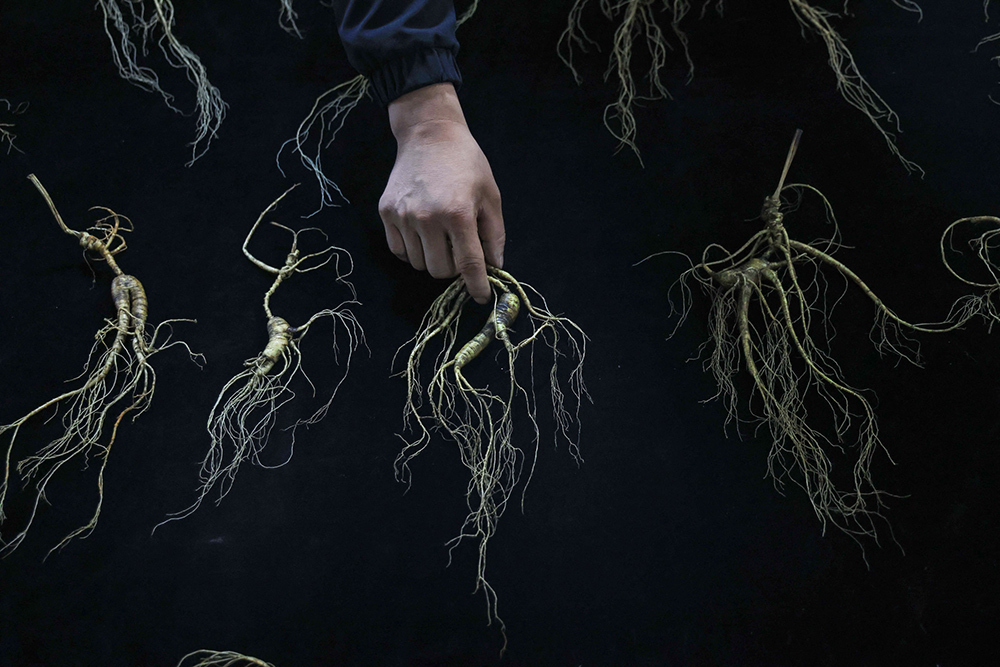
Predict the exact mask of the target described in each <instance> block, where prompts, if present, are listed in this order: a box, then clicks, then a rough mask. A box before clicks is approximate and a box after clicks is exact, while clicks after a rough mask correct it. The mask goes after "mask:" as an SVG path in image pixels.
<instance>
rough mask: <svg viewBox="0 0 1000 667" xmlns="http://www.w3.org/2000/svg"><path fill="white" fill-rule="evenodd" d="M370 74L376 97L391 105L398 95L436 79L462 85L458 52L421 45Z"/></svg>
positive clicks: (457, 86)
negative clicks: (456, 54)
mask: <svg viewBox="0 0 1000 667" xmlns="http://www.w3.org/2000/svg"><path fill="white" fill-rule="evenodd" d="M368 78H369V79H370V80H371V83H372V92H373V93H374V95H375V99H376V100H378V102H379V103H380V104H382V106H388V105H389V103H390V102H392V101H393V100H394V99H396V98H397V97H400V96H401V95H405V94H406V93H409V92H411V91H414V90H416V89H417V88H423V87H424V86H429V85H431V84H432V83H445V82H451V83H453V84H455V89H456V90H457V89H458V88H459V87H460V86H461V85H462V73H461V72H459V71H458V63H457V62H455V54H454V53H452V52H451V51H450V50H448V49H421V50H420V51H416V52H414V53H408V54H406V55H405V56H403V57H401V58H397V59H395V60H390V61H389V62H387V63H385V64H384V65H382V66H381V67H379V68H378V69H376V70H374V71H373V72H372V73H371V74H370V75H369V76H368Z"/></svg>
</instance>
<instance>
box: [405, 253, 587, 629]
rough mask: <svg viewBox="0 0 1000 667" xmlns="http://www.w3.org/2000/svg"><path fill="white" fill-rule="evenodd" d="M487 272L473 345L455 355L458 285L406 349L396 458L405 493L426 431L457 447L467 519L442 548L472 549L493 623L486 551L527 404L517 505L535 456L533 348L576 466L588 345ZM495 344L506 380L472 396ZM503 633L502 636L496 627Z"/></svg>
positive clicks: (511, 475)
mask: <svg viewBox="0 0 1000 667" xmlns="http://www.w3.org/2000/svg"><path fill="white" fill-rule="evenodd" d="M488 272H489V280H490V283H491V284H492V285H493V287H494V290H495V292H496V294H497V295H498V296H497V299H496V302H495V305H494V307H493V310H492V312H491V314H490V316H489V319H488V320H487V322H486V324H485V326H484V327H483V328H482V330H481V331H480V332H479V333H478V334H476V335H475V337H473V339H472V340H471V341H469V342H468V343H466V344H465V345H463V346H461V347H460V348H459V349H458V351H457V352H456V351H455V346H456V343H457V339H458V332H459V320H460V318H461V314H462V309H463V307H464V306H465V305H466V304H467V303H468V302H469V300H470V296H469V293H468V291H467V290H466V288H465V284H464V283H463V282H462V279H461V278H457V279H455V280H454V281H453V282H452V283H451V284H450V285H449V286H448V288H447V289H446V290H445V291H444V293H443V294H442V295H441V296H439V297H438V298H437V299H436V300H435V301H434V303H433V304H432V305H431V307H430V310H429V311H428V312H427V314H426V315H425V316H424V319H423V322H422V323H421V325H420V329H419V331H418V332H417V334H416V336H414V337H413V338H412V339H411V340H410V341H409V343H407V345H409V344H410V343H412V345H413V347H412V349H411V350H410V352H409V355H408V358H407V363H406V369H405V371H403V372H402V373H401V375H405V376H406V381H407V398H406V406H405V407H404V409H403V422H404V426H405V428H406V429H407V430H410V431H413V432H415V434H416V438H415V439H414V440H410V441H406V446H405V447H404V448H403V450H402V451H401V452H400V454H399V456H398V457H397V458H396V477H397V479H399V480H400V481H403V482H405V483H407V484H409V483H410V482H411V473H410V464H411V462H412V461H413V459H414V457H416V456H417V455H418V454H420V452H422V451H423V450H424V448H425V447H427V445H428V444H429V443H430V441H431V434H432V432H434V431H442V432H443V433H444V435H445V436H446V437H448V438H449V439H451V440H454V441H455V442H456V443H457V444H458V449H459V455H460V456H461V459H462V463H463V464H464V465H465V467H466V468H468V470H469V472H470V473H471V478H470V480H469V484H468V488H467V491H466V499H467V503H468V508H469V514H468V516H467V517H466V519H465V523H464V524H463V525H462V529H461V531H460V533H459V535H458V536H457V537H455V538H454V539H453V540H451V541H450V542H449V543H448V546H449V558H450V555H451V552H452V550H453V549H454V548H455V547H456V546H458V544H459V543H461V542H462V541H463V540H464V539H466V538H471V539H475V540H477V541H478V548H479V560H478V567H477V575H476V588H475V590H477V591H478V590H480V589H482V590H483V591H484V593H485V595H486V604H487V618H488V619H489V620H492V619H493V618H497V614H496V612H497V598H496V593H495V591H494V590H493V587H492V586H490V584H489V583H488V582H487V580H486V546H487V543H488V542H489V539H490V538H491V537H492V536H493V534H494V533H495V532H496V526H497V521H498V520H499V518H500V516H501V515H502V514H503V511H504V509H505V508H506V506H507V502H508V500H509V499H510V496H511V494H512V493H513V491H514V488H515V487H516V486H517V484H518V481H519V480H520V477H521V472H522V468H523V465H524V458H525V455H524V451H522V449H521V448H520V447H518V446H517V445H516V444H515V441H514V432H513V420H512V413H513V408H514V405H515V402H516V401H517V400H518V398H523V399H524V404H525V407H526V411H527V414H528V418H529V420H530V421H531V424H532V426H533V428H534V442H533V449H534V451H533V452H532V454H531V463H530V468H529V473H528V480H526V482H525V487H524V489H523V490H522V492H521V501H522V504H523V502H524V493H525V490H526V488H527V484H528V482H529V481H530V479H531V472H532V471H533V470H534V466H535V461H536V460H537V455H538V442H539V434H540V431H539V426H538V421H537V401H536V395H535V387H534V367H535V350H534V345H535V343H536V342H538V341H543V342H544V343H545V344H546V345H547V346H548V347H549V348H550V349H551V350H552V366H551V368H550V369H549V371H548V381H549V393H550V399H551V405H552V415H553V420H554V422H555V437H556V442H557V443H558V440H559V439H560V438H562V439H565V440H566V442H567V443H568V445H569V450H570V454H571V455H572V456H573V458H574V459H575V460H576V461H577V462H579V461H580V454H579V448H578V442H579V411H580V403H581V401H582V399H583V398H584V397H586V398H587V399H589V398H590V397H589V395H588V394H587V390H586V387H585V386H584V383H583V360H584V356H585V354H586V343H587V337H586V335H585V334H584V333H583V330H582V329H580V327H579V326H577V325H576V324H575V323H574V322H573V321H572V320H570V319H568V318H566V317H562V316H559V315H553V314H552V313H551V312H550V311H549V310H548V305H547V304H546V303H545V299H544V298H542V296H541V295H540V294H538V292H537V291H535V290H534V288H532V287H531V286H529V285H527V284H526V283H521V282H518V281H517V280H516V279H514V277H513V276H511V275H510V274H509V273H507V272H506V271H503V270H501V269H497V268H494V267H489V269H488ZM529 292H530V295H531V296H529ZM515 325H517V326H518V328H520V329H521V330H522V331H526V333H527V335H525V336H523V337H522V339H521V340H520V342H517V343H515V342H514V341H513V340H512V332H513V327H514V326H515ZM529 327H530V330H529ZM435 339H436V340H437V341H439V342H440V351H439V352H438V353H437V356H436V357H435V359H434V362H433V370H432V373H431V379H430V382H429V383H427V384H426V385H424V384H423V382H422V380H421V375H420V365H421V362H422V360H423V359H424V354H425V353H426V352H427V351H428V346H430V344H431V342H432V341H434V340H435ZM494 340H496V341H499V342H500V344H501V345H503V349H499V350H497V355H496V356H497V358H498V359H502V360H505V361H506V376H507V377H506V378H504V379H503V381H502V382H497V381H494V382H492V383H491V384H494V386H497V384H499V385H500V387H501V388H500V389H497V390H496V391H494V390H491V389H489V388H487V387H485V386H484V387H477V386H475V385H473V384H472V383H471V382H470V381H469V380H468V379H467V377H466V373H467V370H468V369H469V368H470V367H471V366H473V364H472V362H473V360H475V359H477V358H480V357H482V356H484V355H483V352H484V351H485V350H486V349H487V347H488V346H489V345H490V344H491V343H492V342H493V341H494ZM407 345H404V347H406V346H407ZM400 349H401V350H402V349H403V348H400ZM525 349H527V352H528V355H527V356H528V358H529V362H528V364H527V366H528V371H527V372H528V373H530V374H531V375H530V377H529V378H528V379H527V381H526V382H525V383H524V384H522V383H521V382H520V381H519V380H518V379H517V376H516V373H515V363H516V361H517V359H518V358H519V355H520V353H521V351H522V350H525ZM397 354H398V353H397ZM563 357H568V359H569V363H570V370H569V375H568V387H569V393H570V394H571V396H572V399H571V400H570V401H569V402H570V405H569V406H567V400H566V399H567V397H566V395H565V394H564V393H563V386H562V384H561V383H562V380H561V379H560V372H559V360H560V359H561V358H563ZM477 370H478V369H477ZM522 506H523V505H522ZM498 621H499V618H498ZM500 627H501V632H503V630H504V626H503V622H502V621H500ZM505 642H506V637H505ZM505 645H506V643H505Z"/></svg>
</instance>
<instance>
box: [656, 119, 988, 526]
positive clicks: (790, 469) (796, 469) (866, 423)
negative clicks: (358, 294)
mask: <svg viewBox="0 0 1000 667" xmlns="http://www.w3.org/2000/svg"><path fill="white" fill-rule="evenodd" d="M799 135H800V133H796V135H795V140H794V141H793V143H792V148H791V150H790V151H789V154H788V158H787V160H786V162H785V168H784V171H783V172H782V175H781V178H780V180H779V184H778V187H777V189H776V190H775V192H774V194H773V195H772V196H770V197H767V198H765V200H764V207H763V212H762V215H761V217H762V219H763V222H764V228H763V229H761V230H760V231H758V232H757V233H756V234H754V235H753V236H751V237H750V239H749V240H748V241H747V242H746V243H745V244H743V246H742V247H741V248H739V249H738V250H736V251H735V252H729V251H727V250H725V249H724V248H722V247H721V246H719V245H718V244H712V245H710V246H709V247H708V248H707V249H706V250H705V252H704V253H703V254H702V260H701V262H700V263H698V264H696V265H694V266H692V267H691V268H690V269H688V270H687V271H685V272H684V273H683V274H682V275H681V277H680V278H679V280H678V282H677V283H676V284H675V287H676V288H678V289H679V290H680V291H681V295H682V299H681V301H682V305H681V307H680V308H679V309H678V310H679V313H680V316H681V319H680V322H679V323H678V325H677V326H680V325H681V324H683V322H684V319H685V318H686V316H687V314H688V312H689V311H690V307H691V300H692V299H691V287H690V285H689V282H690V281H692V280H693V281H696V282H697V283H699V284H700V285H701V287H702V289H703V291H704V292H705V293H706V294H708V296H709V298H710V299H711V310H710V314H709V334H710V338H709V340H708V341H707V342H706V343H705V345H704V346H703V348H702V349H703V350H704V349H708V351H709V357H708V359H707V360H706V361H705V367H706V369H708V370H710V371H711V372H712V375H713V376H714V377H715V380H716V382H717V383H718V387H719V391H718V394H717V396H720V395H721V397H722V399H723V401H724V402H725V405H726V408H727V410H728V418H727V422H728V421H729V420H731V419H734V418H736V416H737V404H738V401H737V388H736V379H735V376H736V375H737V373H738V372H739V367H740V365H745V366H746V370H747V373H748V374H749V375H750V377H751V378H752V380H753V390H752V397H751V399H750V402H749V405H750V410H751V412H752V413H753V416H754V418H755V419H754V420H755V421H757V422H758V423H761V424H766V425H767V427H768V428H769V429H770V431H771V437H772V438H773V444H772V446H771V452H770V454H769V456H768V472H769V474H770V475H771V476H772V477H773V478H774V479H775V482H776V484H777V485H778V486H779V487H780V486H782V485H783V483H784V480H786V479H791V480H793V481H794V482H795V483H796V484H798V485H799V486H801V487H802V488H803V489H804V490H805V492H806V494H807V495H808V497H809V501H810V502H811V503H812V506H813V509H814V510H815V512H816V516H817V517H818V518H819V520H820V522H821V523H822V524H823V527H824V531H825V528H826V524H827V523H828V522H829V523H832V524H833V525H835V526H837V527H838V528H839V529H841V530H842V531H844V532H845V533H847V534H848V535H851V536H852V537H855V538H856V539H857V538H859V537H860V536H862V535H869V536H872V537H874V536H875V529H874V524H873V518H874V517H876V516H881V515H880V510H881V508H882V507H883V503H882V496H883V495H884V493H883V492H881V491H878V490H877V489H876V488H875V487H874V485H873V483H872V479H871V463H872V457H873V456H874V454H875V452H876V451H877V450H878V449H881V448H883V447H882V443H881V441H880V439H879V435H878V428H877V424H876V421H875V413H874V411H873V408H872V405H871V403H870V402H869V400H868V398H866V396H865V394H866V393H867V392H866V391H864V390H860V389H855V388H853V387H851V386H849V385H848V384H847V383H846V382H845V381H844V380H843V378H842V377H841V373H840V368H839V365H838V364H837V362H836V361H835V360H834V359H833V358H832V357H831V356H830V347H829V339H830V333H831V331H832V329H831V327H830V325H829V321H828V318H829V317H830V315H831V312H832V309H833V308H834V306H835V305H836V303H837V302H838V301H839V299H831V298H828V295H827V287H828V283H827V278H826V277H825V276H824V271H826V272H827V273H829V272H830V271H831V270H832V271H834V272H836V273H838V274H840V276H842V277H843V278H844V279H845V281H846V283H847V285H848V286H852V285H853V286H854V287H856V288H858V289H860V290H861V292H862V293H863V294H864V295H865V296H866V297H868V299H870V300H871V301H872V302H873V303H874V304H875V308H876V314H877V318H876V323H875V326H874V327H873V331H872V340H873V341H874V342H875V343H876V345H877V346H878V347H879V349H881V350H886V351H890V352H893V353H895V354H898V355H900V356H901V357H904V358H907V359H910V360H911V361H916V354H917V352H918V349H917V348H916V345H915V343H914V342H913V341H912V340H910V339H908V338H906V337H905V336H904V335H903V332H904V331H912V332H924V333H935V332H945V331H952V330H954V329H956V328H958V327H960V326H961V325H962V324H963V323H964V322H966V321H967V320H968V319H969V318H970V317H972V316H973V315H974V314H975V313H974V308H971V307H969V303H968V302H966V301H960V302H959V303H958V304H956V306H954V307H953V308H952V311H951V313H949V315H948V317H947V318H946V320H944V321H942V322H937V323H933V324H911V323H910V322H907V321H905V320H903V319H901V318H899V317H898V316H897V315H896V314H895V313H894V312H893V311H892V310H891V309H889V308H888V307H887V306H886V305H885V304H884V303H883V302H882V300H881V299H880V298H879V297H878V296H876V295H875V293H874V292H873V291H872V290H871V289H870V288H869V287H868V285H867V284H866V283H865V282H864V281H863V280H862V279H861V278H860V277H859V276H858V275H857V274H856V273H854V272H853V271H852V270H851V269H850V268H848V267H847V266H846V265H845V264H843V263H842V262H841V261H839V260H838V259H835V258H834V257H833V256H832V253H833V252H834V251H835V250H836V248H837V247H838V236H839V233H838V232H837V231H836V222H835V220H834V219H833V215H832V211H831V210H830V206H829V203H828V202H827V200H826V198H825V197H823V195H822V194H821V193H820V192H819V191H818V190H816V189H815V188H813V187H811V186H808V185H800V184H792V185H784V182H785V176H786V175H787V173H788V168H789V166H790V164H791V161H792V157H793V156H794V153H795V149H796V147H797V145H798V140H799ZM806 191H808V192H812V193H814V194H817V195H819V196H820V197H821V198H822V201H823V204H824V206H825V207H826V211H827V217H828V219H829V221H831V222H833V224H834V234H833V237H832V239H831V240H828V241H814V242H813V243H811V244H808V243H803V242H801V241H796V240H794V239H792V238H791V237H790V236H789V234H788V232H787V231H786V229H785V225H784V215H785V213H787V212H789V211H791V210H794V209H795V208H796V207H797V204H794V205H792V204H789V203H788V202H786V201H785V200H783V199H782V195H783V194H784V193H785V192H794V193H797V194H798V195H800V196H801V195H802V194H803V193H804V192H806ZM720 255H721V256H720ZM671 304H672V306H673V300H672V301H671ZM817 337H822V338H823V340H817ZM741 358H742V364H741ZM810 395H812V396H813V397H819V398H820V399H822V401H823V402H825V403H826V405H827V406H828V407H829V409H830V413H831V415H832V419H831V424H830V425H829V430H830V431H831V432H828V433H824V432H823V431H821V430H820V429H818V428H817V427H816V426H814V423H815V422H814V420H813V419H812V417H813V416H814V415H813V414H810V415H809V417H810V419H809V420H807V410H808V409H809V406H810V405H811V404H812V402H813V401H814V398H810ZM849 438H853V439H854V444H853V446H852V447H850V450H851V451H852V452H853V456H854V463H853V470H852V471H851V474H850V475H847V474H844V475H842V477H838V480H840V479H842V480H843V481H847V480H850V487H849V488H847V489H841V488H837V487H836V485H835V484H834V481H833V480H832V479H831V471H832V469H833V462H832V460H831V458H830V455H829V453H830V451H831V450H832V449H836V450H839V451H840V452H841V453H844V454H846V453H847V449H846V448H847V447H848V440H849ZM840 458H846V457H839V458H838V460H840ZM845 472H846V471H845ZM838 474H840V473H839V472H838Z"/></svg>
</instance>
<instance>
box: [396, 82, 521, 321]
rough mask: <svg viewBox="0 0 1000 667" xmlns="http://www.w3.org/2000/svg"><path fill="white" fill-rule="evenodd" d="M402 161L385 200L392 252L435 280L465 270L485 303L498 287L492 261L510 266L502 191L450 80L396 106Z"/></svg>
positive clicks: (468, 283) (477, 297)
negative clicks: (491, 276) (490, 272)
mask: <svg viewBox="0 0 1000 667" xmlns="http://www.w3.org/2000/svg"><path fill="white" fill-rule="evenodd" d="M389 124H390V126H391V127H392V133H393V134H394V135H395V137H396V142H397V150H396V164H395V165H394V166H393V168H392V173H391V174H390V175H389V182H388V183H387V184H386V187H385V192H384V193H383V194H382V198H381V199H380V200H379V214H380V215H381V216H382V223H383V225H384V226H385V238H386V242H387V243H388V244H389V250H391V251H392V253H393V254H394V255H396V256H397V257H399V258H400V259H401V260H403V261H405V262H409V263H410V265H411V266H413V268H415V269H417V270H418V271H427V272H428V273H430V274H431V275H432V276H434V277H435V278H451V277H454V276H456V275H459V274H461V275H462V278H463V279H464V280H465V285H466V288H467V289H468V290H469V294H470V295H472V298H474V299H475V300H476V301H477V302H479V303H486V301H487V300H488V299H489V297H490V294H491V290H490V284H489V281H488V279H487V277H486V264H487V263H489V264H491V265H493V266H495V267H497V268H500V267H502V266H503V247H504V240H505V235H504V226H503V214H502V212H501V207H500V190H499V189H498V188H497V184H496V181H495V180H494V179H493V172H492V170H491V169H490V164H489V162H488V161H487V159H486V156H485V155H484V154H483V151H482V149H480V148H479V144H478V143H476V140H475V139H474V138H473V137H472V134H471V133H470V132H469V127H468V125H466V122H465V115H464V114H463V113H462V107H461V105H460V104H459V102H458V96H457V95H456V94H455V88H454V86H453V85H452V84H450V83H439V84H434V85H431V86H426V87H424V88H420V89H418V90H415V91H413V92H410V93H407V94H405V95H403V96H402V97H399V98H398V99H396V100H395V101H393V102H391V103H390V104H389Z"/></svg>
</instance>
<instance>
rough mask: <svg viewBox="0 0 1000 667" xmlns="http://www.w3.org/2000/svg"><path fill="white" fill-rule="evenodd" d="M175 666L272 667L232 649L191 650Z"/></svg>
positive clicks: (272, 666)
mask: <svg viewBox="0 0 1000 667" xmlns="http://www.w3.org/2000/svg"><path fill="white" fill-rule="evenodd" d="M177 667H274V665H272V664H271V663H269V662H264V661H263V660H261V659H260V658H254V657H252V656H249V655H243V654H242V653H235V652H233V651H210V650H207V649H201V650H198V651H192V652H191V653H188V654H187V655H186V656H184V657H183V658H181V660H180V662H178V663H177Z"/></svg>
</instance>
